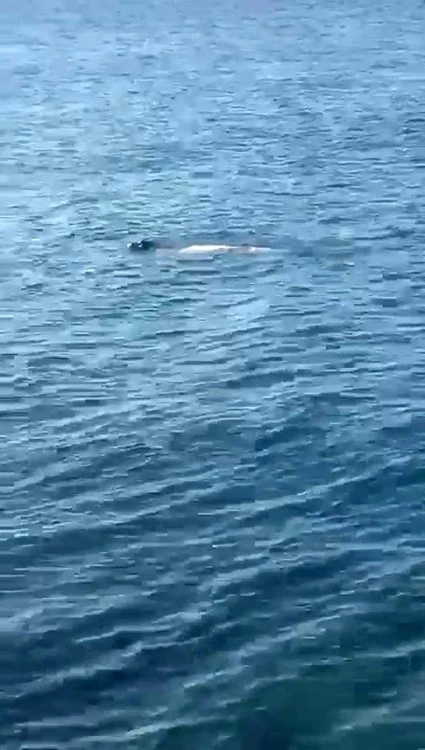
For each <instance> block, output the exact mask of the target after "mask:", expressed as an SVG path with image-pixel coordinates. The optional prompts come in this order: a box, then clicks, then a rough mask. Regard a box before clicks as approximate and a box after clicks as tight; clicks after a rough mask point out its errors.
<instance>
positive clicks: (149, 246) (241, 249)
mask: <svg viewBox="0 0 425 750" xmlns="http://www.w3.org/2000/svg"><path fill="white" fill-rule="evenodd" d="M127 247H128V249H129V250H133V251H136V252H149V251H154V250H159V251H161V250H171V249H176V248H172V247H171V246H170V245H165V244H164V245H163V244H159V243H158V242H155V240H146V239H144V240H138V241H137V242H129V244H128V245H127ZM264 249H265V248H264V247H256V246H255V245H246V244H242V245H236V246H235V245H188V246H186V247H180V248H178V249H177V252H178V253H183V254H184V255H198V254H201V255H204V254H205V255H208V254H210V253H213V254H215V253H231V252H233V253H260V252H263V251H264Z"/></svg>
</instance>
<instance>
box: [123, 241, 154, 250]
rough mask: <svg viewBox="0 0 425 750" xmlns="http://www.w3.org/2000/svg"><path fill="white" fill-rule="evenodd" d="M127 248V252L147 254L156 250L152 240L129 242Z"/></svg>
mask: <svg viewBox="0 0 425 750" xmlns="http://www.w3.org/2000/svg"><path fill="white" fill-rule="evenodd" d="M127 247H128V249H129V250H133V251H136V252H148V251H149V250H155V249H156V243H155V242H154V241H153V240H139V241H138V242H129V244H128V245H127Z"/></svg>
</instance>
